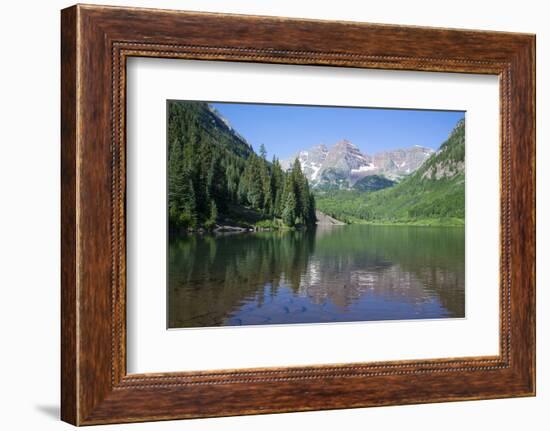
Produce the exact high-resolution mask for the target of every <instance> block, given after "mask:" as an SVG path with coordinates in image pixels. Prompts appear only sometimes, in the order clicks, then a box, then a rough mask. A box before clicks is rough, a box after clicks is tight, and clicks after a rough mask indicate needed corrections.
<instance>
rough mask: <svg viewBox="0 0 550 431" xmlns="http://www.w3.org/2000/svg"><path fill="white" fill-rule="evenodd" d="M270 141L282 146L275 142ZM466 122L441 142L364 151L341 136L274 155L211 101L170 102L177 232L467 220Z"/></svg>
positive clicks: (172, 221)
mask: <svg viewBox="0 0 550 431" xmlns="http://www.w3.org/2000/svg"><path fill="white" fill-rule="evenodd" d="M271 150H272V151H273V152H274V153H275V154H277V149H276V148H271ZM464 160H465V123H464V120H463V119H462V120H460V121H459V122H458V123H457V124H456V125H455V127H454V128H453V129H452V130H450V131H449V135H448V138H447V139H446V140H445V141H444V142H441V145H440V146H439V148H438V149H437V150H433V149H431V148H428V147H423V146H410V147H405V148H396V149H394V150H391V151H382V152H377V153H374V154H367V153H365V152H362V151H361V150H360V149H359V147H358V146H356V145H355V144H354V143H352V142H349V141H347V140H344V139H342V140H341V141H339V142H334V143H333V144H331V145H324V144H320V145H316V146H313V147H306V148H304V149H301V150H297V151H296V153H295V155H294V156H292V157H290V158H286V159H283V160H279V158H278V157H276V156H275V157H273V158H272V159H271V160H267V157H266V150H265V148H263V146H262V147H260V149H259V151H258V153H256V152H255V151H254V149H253V147H252V146H251V145H250V144H249V143H248V142H247V141H246V139H245V138H243V137H242V136H241V135H240V134H239V132H238V131H236V130H234V129H233V127H232V126H231V124H230V123H229V121H227V120H226V119H225V118H224V117H223V116H222V115H220V114H219V113H218V112H217V111H216V110H215V109H214V108H213V107H212V106H211V105H209V104H208V103H205V102H183V101H169V102H168V213H169V225H170V230H171V231H197V230H214V231H223V230H227V231H231V230H250V229H254V230H264V229H269V230H274V229H294V228H298V227H307V226H314V225H316V224H318V223H319V224H323V223H322V222H321V221H320V220H324V221H325V222H326V221H327V220H334V221H331V222H330V223H331V224H337V223H345V224H411V225H426V226H463V225H464V219H465V201H464V200H465V164H464Z"/></svg>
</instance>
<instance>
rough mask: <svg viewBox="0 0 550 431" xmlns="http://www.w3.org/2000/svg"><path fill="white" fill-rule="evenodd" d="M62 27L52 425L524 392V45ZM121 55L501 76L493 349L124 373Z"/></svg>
mask: <svg viewBox="0 0 550 431" xmlns="http://www.w3.org/2000/svg"><path fill="white" fill-rule="evenodd" d="M61 18H62V20H61V24H62V25H61V49H62V56H61V58H62V60H61V72H62V76H61V79H62V81H61V82H62V92H61V107H62V108H61V129H62V134H61V140H62V149H61V160H62V181H61V186H62V218H61V221H62V247H61V253H62V296H61V305H62V325H61V339H62V344H61V351H62V363H61V365H62V373H61V375H62V378H61V388H62V391H61V417H62V419H63V420H65V421H67V422H70V423H72V424H75V425H88V424H101V423H113V422H135V421H149V420H162V419H177V418H193V417H208V416H228V415H240V414H256V413H272V412H288V411H306V410H320V409H337V408H351V407H366V406H381V405H389V404H411V403H425V402H441V401H451V400H473V399H481V398H501V397H512V396H531V395H534V393H535V36H534V35H528V34H512V33H500V32H487V31H469V30H468V31H466V30H449V29H438V28H423V27H402V26H391V25H376V24H363V23H353V22H330V21H312V20H296V19H286V18H274V17H254V16H240V15H220V14H210V13H196V12H178V11H167V10H152V9H151V10H148V9H133V8H119V7H103V6H82V5H77V6H73V7H70V8H68V9H65V10H63V11H62V14H61ZM129 56H145V57H165V58H186V59H200V60H223V61H241V62H258V63H286V64H301V65H331V66H344V67H356V68H376V69H403V70H419V71H444V72H463V73H482V74H494V75H498V76H499V77H500V106H501V199H500V201H501V220H500V225H501V264H500V265H501V267H500V274H501V277H500V289H501V301H500V304H501V306H500V316H501V319H500V320H501V328H500V329H501V330H500V354H499V355H498V356H495V357H465V358H443V359H437V360H422V361H401V362H381V363H354V364H339V365H327V366H304V367H293V368H267V369H243V370H227V371H221V372H220V371H208V370H206V371H203V372H181V373H160V374H140V375H136V374H131V375H128V374H127V373H126V366H125V364H126V357H125V355H126V352H125V335H126V330H125V295H126V291H125V289H126V285H125V268H126V267H125V186H126V177H125V152H126V142H125V97H126V94H125V92H126V89H125V83H126V81H125V76H126V68H125V65H126V59H127V58H128V57H129ZM252 394H253V396H252Z"/></svg>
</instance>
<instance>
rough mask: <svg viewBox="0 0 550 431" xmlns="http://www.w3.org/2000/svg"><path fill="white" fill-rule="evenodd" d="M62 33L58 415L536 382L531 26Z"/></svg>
mask: <svg viewBox="0 0 550 431" xmlns="http://www.w3.org/2000/svg"><path fill="white" fill-rule="evenodd" d="M61 30H62V34H61V44H62V65H61V66H62V67H61V69H62V95H61V101H62V103H61V106H62V112H61V117H62V154H61V158H62V346H61V349H62V400H61V405H62V411H61V414H62V419H63V420H65V421H67V422H70V423H72V424H75V425H91V424H104V423H117V422H138V421H150V420H166V419H179V418H196V417H212V416H227V415H239V414H256V413H273V412H289V411H307V410H320V409H335V408H352V407H368V406H381V405H394V404H412V403H427V402H441V401H452V400H474V399H490V398H501V397H514V396H532V395H534V394H535V162H534V160H535V134H534V131H535V110H534V100H535V79H534V70H535V50H534V48H535V37H534V36H533V35H528V34H513V33H499V32H485V31H470V30H450V29H435V28H422V27H403V26H389V25H377V24H365V23H351V22H329V21H313V20H296V19H286V18H275V17H253V16H240V15H220V14H211V13H197V12H179V11H166V10H150V9H133V8H119V7H104V6H92V5H86V6H82V5H77V6H73V7H71V8H68V9H65V10H63V11H62V28H61ZM335 35H337V36H335Z"/></svg>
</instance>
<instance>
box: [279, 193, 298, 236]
mask: <svg viewBox="0 0 550 431" xmlns="http://www.w3.org/2000/svg"><path fill="white" fill-rule="evenodd" d="M282 218H283V223H284V224H285V225H287V226H290V227H292V226H294V225H295V224H296V196H295V195H294V191H293V190H290V192H289V193H288V194H287V197H286V201H285V205H284V208H283V214H282Z"/></svg>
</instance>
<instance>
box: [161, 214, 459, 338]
mask: <svg viewBox="0 0 550 431" xmlns="http://www.w3.org/2000/svg"><path fill="white" fill-rule="evenodd" d="M170 244H171V245H170V253H169V257H170V263H169V326H170V327H193V326H219V325H227V324H252V323H256V324H262V323H290V322H303V323H315V322H328V321H356V320H382V319H383V320H387V319H410V318H430V317H463V316H464V231H463V229H460V228H447V229H446V228H414V227H382V226H364V225H353V226H336V227H333V228H328V229H318V230H317V231H316V232H311V231H307V232H306V231H298V232H286V233H282V232H279V233H274V232H263V233H257V234H237V235H229V236H218V237H212V236H203V237H196V236H195V237H187V238H183V239H179V240H175V239H174V240H173V241H171V242H170Z"/></svg>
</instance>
